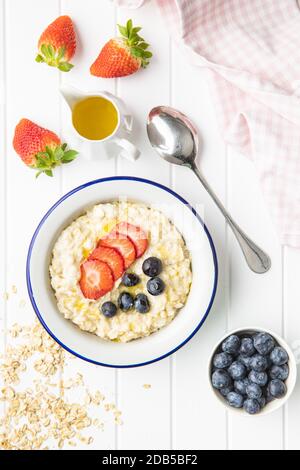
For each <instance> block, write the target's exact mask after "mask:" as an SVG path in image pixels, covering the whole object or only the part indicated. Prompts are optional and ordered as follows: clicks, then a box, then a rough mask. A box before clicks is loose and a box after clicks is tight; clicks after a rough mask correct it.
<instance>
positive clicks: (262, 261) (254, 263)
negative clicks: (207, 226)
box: [191, 166, 271, 274]
mask: <svg viewBox="0 0 300 470" xmlns="http://www.w3.org/2000/svg"><path fill="white" fill-rule="evenodd" d="M191 168H192V170H193V171H194V173H195V175H196V176H197V177H198V179H199V180H200V181H201V183H202V185H203V186H204V188H205V189H206V191H207V192H208V194H210V196H211V197H212V199H213V200H214V202H215V203H216V205H217V206H218V208H219V209H220V211H221V212H222V214H223V215H224V217H225V219H226V220H227V222H228V224H229V226H230V227H231V229H232V231H233V233H234V235H235V237H236V239H237V241H238V242H239V245H240V247H241V249H242V251H243V253H244V256H245V259H246V261H247V264H248V266H249V268H250V269H251V270H252V271H254V272H255V273H258V274H262V273H266V272H267V271H269V269H270V267H271V259H270V257H269V256H268V255H267V254H266V253H265V252H264V251H263V250H262V249H261V248H259V247H258V246H257V245H256V244H255V243H254V242H253V241H252V240H250V238H249V237H248V236H247V235H246V234H245V232H243V230H242V229H241V228H240V227H239V226H238V225H237V224H236V223H235V222H234V220H233V219H232V217H231V215H230V214H229V213H228V212H227V210H226V209H225V207H224V205H223V204H222V202H221V201H220V199H219V198H218V197H217V195H216V194H215V193H214V191H213V190H212V189H211V187H210V186H209V184H208V183H207V181H206V179H205V178H204V177H203V175H202V174H201V173H200V171H199V170H198V168H197V167H196V166H192V167H191Z"/></svg>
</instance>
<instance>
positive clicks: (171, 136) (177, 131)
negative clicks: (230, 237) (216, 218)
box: [147, 106, 271, 274]
mask: <svg viewBox="0 0 300 470" xmlns="http://www.w3.org/2000/svg"><path fill="white" fill-rule="evenodd" d="M147 133H148V137H149V141H150V143H151V145H152V147H153V148H154V149H155V150H156V152H157V153H158V154H159V155H160V157H161V158H163V159H164V160H166V161H167V162H169V163H172V164H175V165H181V166H186V167H188V168H190V169H191V170H192V171H193V172H194V173H195V175H196V176H197V178H198V179H199V181H200V182H201V183H202V185H203V186H204V188H205V189H206V191H207V192H208V193H209V194H210V196H211V197H212V199H213V200H214V202H215V204H216V205H217V206H218V208H219V209H220V211H221V212H222V214H223V216H224V217H225V219H226V220H227V222H228V224H229V226H230V227H231V229H232V231H233V233H234V235H235V237H236V239H237V241H238V243H239V245H240V247H241V249H242V252H243V254H244V257H245V259H246V261H247V264H248V266H249V268H250V269H251V270H252V271H253V272H255V273H258V274H262V273H265V272H267V271H268V270H269V269H270V267H271V260H270V257H269V256H268V255H267V254H266V253H265V252H264V251H263V250H262V249H261V248H259V247H258V246H257V245H256V244H255V243H254V242H253V241H252V240H251V239H250V238H249V237H248V236H247V235H246V233H245V232H244V231H243V230H242V229H241V228H240V227H239V226H238V224H237V223H236V222H235V221H234V220H233V218H232V217H231V215H230V214H229V213H228V211H227V210H226V208H225V207H224V205H223V204H222V202H221V201H220V199H219V198H218V197H217V195H216V194H215V193H214V191H213V190H212V188H211V187H210V185H209V184H208V182H207V181H206V179H205V178H204V176H203V175H202V173H201V172H200V170H199V168H198V167H197V165H196V158H197V155H198V149H199V138H198V134H197V131H196V129H195V126H194V125H193V123H192V122H191V121H190V120H189V118H188V117H187V116H185V115H184V114H182V113H181V112H180V111H178V110H176V109H174V108H171V107H169V106H157V107H156V108H153V109H152V110H151V111H150V113H149V116H148V121H147Z"/></svg>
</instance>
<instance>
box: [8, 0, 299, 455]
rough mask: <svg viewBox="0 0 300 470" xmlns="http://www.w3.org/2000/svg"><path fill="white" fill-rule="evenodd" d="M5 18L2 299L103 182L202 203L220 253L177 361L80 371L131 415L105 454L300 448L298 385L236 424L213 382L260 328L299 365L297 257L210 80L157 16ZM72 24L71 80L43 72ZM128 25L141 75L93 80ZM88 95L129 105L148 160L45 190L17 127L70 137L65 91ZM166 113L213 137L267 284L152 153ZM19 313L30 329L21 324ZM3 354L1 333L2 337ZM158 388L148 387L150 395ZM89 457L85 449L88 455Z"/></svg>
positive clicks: (26, 12)
mask: <svg viewBox="0 0 300 470" xmlns="http://www.w3.org/2000/svg"><path fill="white" fill-rule="evenodd" d="M0 3H1V10H0V34H1V39H0V46H1V47H0V74H1V79H0V85H1V95H0V96H1V114H0V125H1V129H2V132H1V139H0V191H1V195H0V213H1V227H2V229H1V234H0V237H1V252H0V260H1V291H2V292H5V291H9V290H10V289H11V286H12V285H13V284H15V285H17V287H18V295H19V296H23V297H24V298H27V293H26V287H25V260H26V253H27V247H28V243H29V240H30V238H31V235H32V233H33V230H34V228H35V227H36V225H37V223H38V221H39V220H40V218H41V216H42V215H43V214H44V213H45V211H46V210H47V209H48V208H49V207H50V205H52V203H54V202H55V201H56V200H57V199H58V198H59V197H60V196H61V195H62V194H63V193H65V192H67V191H68V190H70V189H71V188H73V187H75V186H77V185H79V184H81V183H84V182H86V181H88V180H91V179H95V178H97V177H105V176H111V175H135V176H143V177H147V178H150V179H153V180H155V181H158V182H160V183H163V184H165V185H168V186H170V187H172V188H173V189H175V191H177V192H179V193H180V194H181V195H182V196H183V197H184V198H186V199H187V200H188V201H190V202H191V203H192V204H203V205H204V208H205V215H204V217H205V222H206V223H207V225H208V227H209V229H210V231H211V233H212V236H213V239H214V242H215V245H216V248H217V253H218V261H219V268H220V278H219V286H218V292H217V297H216V300H215V303H214V306H213V308H212V311H211V314H210V315H209V318H208V320H207V322H206V323H205V325H204V326H203V328H202V329H201V330H200V332H199V333H198V334H197V335H196V336H195V337H194V338H193V339H192V341H190V342H189V343H188V344H187V345H186V346H185V347H184V348H183V349H181V350H180V351H178V352H177V353H176V354H175V355H174V356H173V357H171V358H167V359H165V360H163V361H161V362H159V363H156V364H153V365H150V366H147V367H142V368H137V369H129V370H117V371H116V370H113V369H108V368H101V367H96V366H93V365H90V364H88V363H85V362H83V361H81V360H79V359H76V360H74V361H70V364H69V365H68V368H69V369H70V371H73V372H77V371H79V372H82V373H83V374H84V375H85V377H86V381H87V383H88V384H89V385H90V386H91V387H100V388H101V389H102V390H103V389H104V390H106V393H107V394H108V395H109V396H110V397H111V399H115V400H117V403H118V406H119V407H120V408H121V410H122V411H123V420H124V425H123V426H121V427H115V425H114V424H113V423H112V422H110V423H108V424H107V425H106V426H105V430H104V432H99V433H97V434H96V435H95V436H94V443H93V446H92V447H93V448H95V449H114V448H118V449H252V450H254V449H298V450H299V449H300V438H299V435H300V400H299V392H300V384H299V383H298V386H297V388H296V391H295V393H294V395H293V397H292V399H291V400H290V402H289V404H288V406H287V407H286V408H285V409H284V410H280V411H278V412H276V413H274V414H272V415H270V416H267V417H263V418H253V419H251V418H249V417H244V416H240V415H236V414H232V413H230V414H228V413H227V412H226V411H225V409H223V408H222V407H219V406H218V404H217V403H216V401H215V398H214V396H213V395H212V393H211V391H210V389H209V386H208V381H207V360H208V356H209V354H210V352H211V349H212V347H213V345H214V343H215V342H216V341H217V340H218V339H219V338H220V336H222V335H223V334H224V333H225V332H226V329H232V328H234V327H243V326H249V325H257V326H262V327H266V328H270V329H272V330H274V331H276V332H277V333H279V334H283V335H284V336H285V337H286V339H287V340H288V341H289V343H290V344H291V345H292V347H293V348H294V349H295V350H296V352H297V354H298V359H299V360H300V354H299V350H300V311H299V304H300V289H299V278H300V251H295V250H292V249H289V248H282V247H281V246H280V244H279V243H278V240H277V236H276V233H275V230H274V227H273V225H272V223H271V220H270V217H269V214H268V212H267V209H266V206H265V204H264V201H263V198H262V195H261V192H260V189H259V186H258V182H257V180H256V177H255V173H254V169H253V167H252V165H251V163H249V162H248V161H246V160H245V159H244V157H242V156H240V155H236V154H235V153H234V152H233V151H232V150H231V149H229V148H227V147H226V145H224V143H223V141H222V138H221V136H220V133H219V130H218V127H217V119H216V115H215V111H214V108H213V104H212V101H211V98H210V94H209V90H208V86H207V83H206V80H205V75H204V72H203V71H200V70H198V69H195V68H193V67H191V66H189V65H188V63H187V62H186V59H185V58H184V57H182V56H181V55H180V54H179V52H178V51H177V50H176V48H175V47H174V46H173V44H172V42H171V41H170V39H169V36H168V33H167V31H166V27H165V24H164V22H163V20H162V19H161V18H160V16H159V14H158V12H157V11H156V8H155V6H154V5H152V4H151V2H150V3H147V4H146V5H145V6H144V7H142V8H141V9H139V10H135V11H126V10H124V9H122V10H121V9H117V8H116V7H115V6H114V5H113V4H112V2H110V1H109V0H85V1H84V2H83V1H82V0H43V1H40V0H26V1H24V0H6V1H5V0H1V2H0ZM62 13H66V14H69V15H70V16H71V17H72V18H73V20H74V21H75V23H76V26H77V30H78V36H79V48H78V54H77V55H76V58H75V61H74V62H75V64H76V67H75V68H74V69H73V71H72V72H71V73H69V74H64V75H60V74H59V73H58V72H57V71H56V70H54V69H50V68H48V67H46V66H43V65H38V64H36V63H35V61H34V58H35V53H36V42H37V39H38V37H39V35H40V33H41V31H42V30H43V28H44V27H45V26H46V25H47V24H48V23H49V22H50V21H52V20H53V19H54V18H55V17H57V16H58V15H59V14H62ZM130 17H132V18H133V20H134V23H135V24H137V25H141V26H142V27H143V33H144V35H145V38H146V39H147V40H149V42H151V44H152V46H153V51H154V58H153V61H152V64H151V66H150V67H149V68H148V69H147V70H146V71H142V72H141V73H139V74H137V75H134V76H132V77H129V78H125V79H119V80H102V79H97V78H95V77H92V76H91V75H90V74H89V66H90V64H91V63H92V61H93V59H94V58H95V57H96V55H97V54H98V52H99V50H100V46H101V45H102V44H103V43H104V41H105V40H106V39H107V38H110V37H111V36H114V35H115V32H116V23H117V22H119V23H121V24H122V23H124V22H125V21H126V20H127V19H128V18H130ZM62 81H63V82H65V83H69V84H73V85H75V86H77V87H79V88H82V89H84V90H95V91H96V90H103V89H105V90H108V91H111V92H113V93H116V94H118V95H119V96H121V97H122V98H123V99H124V100H125V101H126V103H127V104H128V105H129V107H130V108H131V110H132V112H133V114H134V117H135V130H134V139H135V141H136V143H137V145H138V146H139V147H140V149H141V150H142V156H141V158H140V160H139V161H137V162H136V163H129V162H128V161H125V160H120V159H118V160H108V161H103V162H102V161H101V160H99V161H98V162H97V161H96V162H87V161H85V160H84V158H78V161H77V162H75V163H74V164H72V165H70V166H68V167H66V168H64V169H63V170H62V171H61V172H59V171H58V172H56V175H55V178H53V179H50V178H49V179H48V178H46V177H43V176H41V177H40V178H39V179H38V180H37V181H35V179H34V175H33V174H32V172H31V171H29V170H27V169H26V168H25V167H24V165H23V164H22V162H20V161H19V159H18V158H17V156H16V155H15V153H14V151H13V149H12V144H11V142H12V136H13V131H14V127H15V125H16V123H17V122H18V120H19V119H20V118H21V117H28V118H30V119H32V120H34V121H36V122H39V123H41V124H42V125H44V126H45V127H48V128H50V129H53V130H54V131H57V132H58V133H61V134H62V135H63V133H64V132H65V130H66V128H67V125H68V118H69V114H68V110H67V108H66V106H65V104H64V103H63V102H62V99H61V98H60V96H59V93H58V89H59V85H60V83H61V82H62ZM159 104H167V105H168V104H170V105H172V106H174V107H176V108H178V109H180V110H182V111H183V112H185V113H186V114H188V115H189V116H190V117H191V118H192V119H193V120H194V121H195V122H196V123H197V125H198V127H199V129H200V130H201V133H202V137H203V144H204V145H203V157H202V162H201V165H202V167H203V170H204V172H205V174H206V176H207V178H208V180H209V181H210V182H211V184H212V185H213V187H214V188H215V189H216V191H217V193H218V194H219V196H220V197H221V199H222V200H224V201H225V203H226V205H227V207H228V208H229V209H230V211H231V212H232V214H233V216H234V218H235V219H236V220H237V221H238V222H239V223H240V224H241V226H242V227H244V229H245V230H246V231H247V232H248V233H249V234H250V235H251V236H252V237H253V238H254V239H255V240H256V241H257V243H258V244H260V245H261V246H262V247H263V248H265V249H266V250H267V252H268V253H269V254H270V255H271V257H272V262H273V267H272V270H271V271H270V272H269V273H268V274H265V275H261V276H259V275H255V274H253V273H251V272H250V271H249V269H248V268H247V266H246V263H245V262H244V260H243V259H242V256H241V253H240V249H239V248H238V246H237V244H236V241H235V240H234V239H233V237H232V235H231V232H230V231H229V230H228V229H227V227H226V225H225V223H224V220H223V218H222V216H221V215H220V213H219V212H218V210H217V209H216V208H215V206H214V205H213V203H212V201H211V200H210V199H209V197H208V196H207V195H206V194H205V192H204V190H203V189H202V187H201V186H200V185H199V183H198V182H197V181H196V179H195V178H194V177H193V175H192V174H191V173H189V171H188V170H185V169H182V168H174V167H173V168H170V166H168V164H166V163H164V162H162V161H161V160H159V159H158V158H156V156H155V155H154V154H153V151H152V150H151V148H150V146H149V144H148V141H147V138H146V132H145V122H146V116H147V113H148V111H149V110H150V109H151V108H152V107H153V106H155V105H159ZM1 302H2V305H1V314H0V317H1V319H2V320H1V326H2V327H9V326H10V325H11V324H13V323H15V322H17V321H23V320H25V319H26V320H28V319H30V318H32V319H33V318H34V313H33V311H32V309H31V307H30V305H29V302H27V306H26V308H25V309H23V310H22V311H21V312H20V310H19V309H18V308H17V300H15V301H14V300H12V301H11V302H5V301H4V300H3V301H2V297H1ZM20 316H21V317H22V318H20ZM1 339H2V346H4V344H5V335H4V334H2V337H1ZM145 383H147V384H151V385H152V388H151V389H149V390H145V389H144V388H143V384H145ZM82 448H84V447H82Z"/></svg>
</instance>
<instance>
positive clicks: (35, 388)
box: [0, 321, 121, 450]
mask: <svg viewBox="0 0 300 470" xmlns="http://www.w3.org/2000/svg"><path fill="white" fill-rule="evenodd" d="M9 333H10V336H11V338H12V339H13V341H14V342H16V343H17V344H13V345H9V346H8V347H7V349H6V354H5V355H4V356H2V357H1V356H0V358H1V362H0V375H1V377H2V379H3V382H4V384H5V386H4V387H3V388H2V390H0V401H2V402H4V403H5V415H4V417H3V419H1V420H0V449H2V450H48V449H49V448H51V447H53V448H54V449H55V448H59V449H61V448H64V446H65V445H68V446H70V447H76V446H77V445H78V444H79V443H81V442H82V443H83V444H86V445H90V444H91V443H92V442H93V438H92V437H91V436H86V435H84V434H82V433H85V432H86V431H87V430H88V429H90V428H91V427H94V428H96V429H103V425H104V424H103V423H102V422H101V420H100V419H99V418H95V419H93V420H92V418H91V416H89V413H91V412H92V413H91V414H92V415H93V418H94V415H95V412H97V408H96V410H95V407H98V410H99V408H100V407H101V408H102V409H105V410H106V411H110V412H111V413H112V415H113V417H114V420H115V422H116V423H117V424H121V420H120V415H121V412H120V411H119V410H118V409H117V407H116V405H114V404H112V403H105V397H104V395H103V394H102V393H101V392H100V391H95V392H91V391H89V390H86V396H87V397H88V400H86V399H84V398H83V400H82V403H76V402H72V401H69V400H67V399H66V398H65V397H64V391H65V390H69V389H71V388H77V387H84V389H86V387H85V385H84V380H83V376H82V375H81V374H76V376H75V377H73V378H70V379H67V380H57V383H54V382H55V375H56V374H57V372H60V373H61V374H62V375H63V372H64V366H65V359H66V356H67V355H68V353H66V352H65V351H64V350H63V349H62V348H61V347H60V346H59V345H58V344H57V343H56V342H55V341H53V340H52V338H50V336H49V335H48V334H47V332H46V331H45V330H44V329H43V327H42V326H41V325H40V324H39V323H38V322H37V321H36V322H34V323H33V324H32V325H29V326H24V327H21V326H20V325H13V327H12V328H11V330H10V331H9ZM68 356H69V355H68ZM31 362H32V363H33V370H34V371H35V375H34V377H33V378H32V386H31V388H26V389H25V390H24V389H23V390H17V389H16V385H18V384H19V383H20V378H21V377H20V376H21V374H22V373H23V372H25V371H28V372H29V367H30V363H31ZM28 375H30V374H28ZM50 377H52V379H51V380H50ZM49 388H51V390H49ZM79 395H80V394H79ZM92 407H94V409H92ZM49 442H51V443H53V446H51V447H49V445H48V444H49Z"/></svg>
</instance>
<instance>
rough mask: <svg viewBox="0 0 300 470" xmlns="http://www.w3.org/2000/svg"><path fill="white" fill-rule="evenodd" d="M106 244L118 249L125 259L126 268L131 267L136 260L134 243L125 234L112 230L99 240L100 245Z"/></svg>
mask: <svg viewBox="0 0 300 470" xmlns="http://www.w3.org/2000/svg"><path fill="white" fill-rule="evenodd" d="M100 246H105V247H108V248H114V249H115V250H117V251H118V252H119V253H120V254H121V255H122V257H123V259H124V267H125V269H127V268H129V266H131V265H132V263H133V262H134V261H135V260H136V249H135V245H134V243H133V242H132V241H131V240H130V239H129V238H128V237H126V236H125V235H123V234H120V233H119V232H117V231H112V232H111V233H110V234H109V235H108V236H107V237H105V238H102V240H100V241H99V243H98V247H100Z"/></svg>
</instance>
